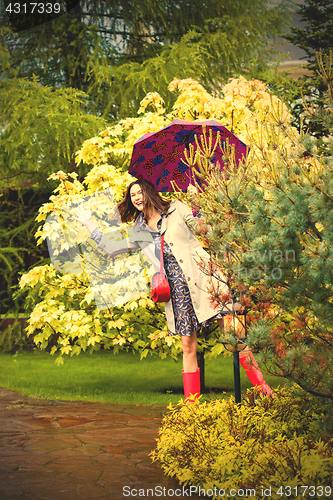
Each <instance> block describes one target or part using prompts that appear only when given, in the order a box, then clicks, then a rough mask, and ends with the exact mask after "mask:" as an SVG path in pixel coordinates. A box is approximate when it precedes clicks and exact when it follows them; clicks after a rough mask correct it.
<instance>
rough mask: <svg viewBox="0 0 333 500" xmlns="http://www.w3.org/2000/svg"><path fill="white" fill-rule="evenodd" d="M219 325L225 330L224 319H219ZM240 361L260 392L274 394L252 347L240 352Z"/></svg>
mask: <svg viewBox="0 0 333 500" xmlns="http://www.w3.org/2000/svg"><path fill="white" fill-rule="evenodd" d="M217 322H218V325H219V327H220V328H221V330H222V331H223V321H222V319H218V320H217ZM239 362H240V364H241V365H242V367H243V368H244V370H245V373H246V375H247V377H248V379H249V381H250V382H251V384H253V385H254V386H256V387H257V388H258V391H259V392H262V393H263V394H265V395H268V394H272V392H273V391H272V389H271V388H270V387H269V385H268V384H267V383H266V382H265V379H264V376H263V374H262V373H261V371H260V368H259V366H258V363H257V362H256V360H255V359H254V356H253V354H252V351H251V349H250V347H246V348H245V349H243V351H240V353H239Z"/></svg>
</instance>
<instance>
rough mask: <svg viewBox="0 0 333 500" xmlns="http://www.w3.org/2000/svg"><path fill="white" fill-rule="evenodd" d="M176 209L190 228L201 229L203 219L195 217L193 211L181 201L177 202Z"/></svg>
mask: <svg viewBox="0 0 333 500" xmlns="http://www.w3.org/2000/svg"><path fill="white" fill-rule="evenodd" d="M175 203H176V209H177V210H178V212H179V214H180V216H181V218H182V219H183V220H184V222H185V223H186V224H187V225H188V227H189V228H190V229H191V230H193V229H199V228H200V226H201V224H202V219H201V217H198V216H194V215H193V212H192V210H191V209H190V207H189V206H187V205H185V203H182V202H181V201H176V202H175Z"/></svg>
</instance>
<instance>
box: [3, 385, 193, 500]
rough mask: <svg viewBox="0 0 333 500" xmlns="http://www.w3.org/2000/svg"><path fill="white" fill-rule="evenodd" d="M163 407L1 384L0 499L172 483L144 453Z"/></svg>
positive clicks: (84, 494)
mask: <svg viewBox="0 0 333 500" xmlns="http://www.w3.org/2000/svg"><path fill="white" fill-rule="evenodd" d="M22 405H24V406H22ZM6 408H11V409H8V410H6ZM165 412H166V409H165V408H164V407H161V406H156V407H150V406H137V405H111V404H101V403H85V402H73V401H70V402H64V401H54V402H52V401H49V400H48V401H42V400H38V399H34V398H28V397H25V396H20V395H18V394H16V393H14V392H12V391H7V390H5V389H2V388H0V429H1V431H0V442H1V444H2V445H3V446H2V448H0V478H1V480H0V500H16V499H22V500H98V499H101V500H125V499H127V498H129V497H128V495H124V486H126V485H130V486H131V487H133V488H134V489H136V490H139V489H141V490H147V489H148V488H151V489H152V488H155V487H157V486H158V487H166V488H167V487H169V488H170V489H173V490H175V489H176V488H177V487H178V488H179V485H178V483H177V481H175V480H174V479H173V478H169V477H166V476H165V475H164V474H163V471H162V470H161V469H159V468H158V466H157V464H153V463H152V462H151V459H150V457H149V454H150V452H151V451H152V450H153V449H154V448H155V446H156V438H157V437H158V429H159V427H160V425H161V421H162V418H163V414H164V413H165ZM133 498H134V497H133ZM138 498H139V497H138ZM141 498H142V495H141ZM177 498H180V500H182V497H179V496H177ZM191 498H192V500H198V499H197V497H194V496H193V495H192V497H191Z"/></svg>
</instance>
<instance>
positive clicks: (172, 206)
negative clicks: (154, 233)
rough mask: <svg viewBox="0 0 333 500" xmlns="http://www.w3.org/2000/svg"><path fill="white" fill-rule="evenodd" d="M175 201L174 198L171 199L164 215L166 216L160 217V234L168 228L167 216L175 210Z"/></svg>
mask: <svg viewBox="0 0 333 500" xmlns="http://www.w3.org/2000/svg"><path fill="white" fill-rule="evenodd" d="M175 205H176V203H175V200H173V201H172V202H171V204H170V207H169V211H168V213H167V215H166V217H163V218H162V226H161V235H162V234H164V233H165V231H166V230H167V229H168V217H169V215H170V214H172V212H174V211H175V210H176V206H175Z"/></svg>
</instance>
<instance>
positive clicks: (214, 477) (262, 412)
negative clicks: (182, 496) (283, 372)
mask: <svg viewBox="0 0 333 500" xmlns="http://www.w3.org/2000/svg"><path fill="white" fill-rule="evenodd" d="M315 413H316V408H315V406H314V404H313V402H312V401H311V399H310V398H307V397H306V396H304V395H302V396H297V395H296V394H295V393H294V392H292V391H290V390H289V391H288V390H286V389H283V390H282V389H281V390H280V391H278V393H277V395H276V397H275V398H274V399H270V398H267V397H262V396H260V395H258V394H256V390H255V389H251V390H249V391H248V394H247V397H246V398H245V399H244V400H243V402H242V404H239V405H237V404H235V401H234V399H233V398H230V399H228V400H214V401H210V402H204V403H201V404H200V405H199V404H194V405H190V406H186V405H184V404H183V403H182V402H181V403H179V404H178V405H176V406H170V407H169V413H168V414H167V415H166V416H165V417H164V420H163V425H162V427H161V429H160V437H159V439H158V442H157V448H156V450H155V451H154V452H152V457H153V460H154V461H158V462H159V463H160V464H161V466H162V468H163V470H164V472H165V473H166V474H167V475H169V476H175V477H177V479H178V480H179V481H180V483H183V484H186V485H193V486H200V487H201V488H203V489H212V488H215V487H216V488H217V489H218V488H223V489H225V490H227V489H228V488H235V487H237V488H243V489H245V488H254V489H255V490H256V492H258V494H259V492H260V494H261V491H262V487H264V488H265V487H270V486H271V487H272V496H270V497H269V498H280V499H281V498H284V497H283V495H282V496H281V495H280V494H278V489H279V487H280V486H281V485H283V486H286V485H289V486H291V487H295V486H297V485H304V486H306V485H308V486H310V485H311V486H319V485H325V486H331V485H332V477H333V439H326V440H324V439H322V438H320V437H318V436H316V435H315V434H314V432H312V421H313V419H314V418H315ZM294 491H296V490H294ZM259 496H260V495H259ZM213 498H218V497H217V496H215V497H213ZM260 498H265V497H263V496H260ZM294 498H295V497H294ZM299 498H301V496H300V497H299ZM303 498H304V497H303ZM312 498H316V497H315V496H312Z"/></svg>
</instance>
